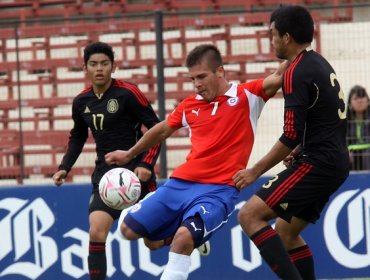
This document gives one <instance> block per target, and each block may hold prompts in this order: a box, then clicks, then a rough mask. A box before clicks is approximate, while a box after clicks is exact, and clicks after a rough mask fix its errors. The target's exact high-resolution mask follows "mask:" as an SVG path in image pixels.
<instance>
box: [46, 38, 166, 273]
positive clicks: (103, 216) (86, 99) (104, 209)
mask: <svg viewBox="0 0 370 280" xmlns="http://www.w3.org/2000/svg"><path fill="white" fill-rule="evenodd" d="M83 69H84V71H85V74H86V75H87V78H89V80H90V81H91V83H92V86H91V87H89V88H87V89H85V90H84V91H82V92H81V93H80V94H79V95H77V96H76V97H75V99H74V100H73V105H72V119H73V122H74V127H73V129H72V130H71V132H70V138H69V142H68V148H67V151H66V153H65V155H64V157H63V160H62V163H61V164H60V166H59V170H58V171H57V172H56V173H55V174H54V175H53V180H54V183H55V184H56V185H57V186H60V185H61V184H63V182H64V179H65V178H66V176H67V174H68V172H69V171H70V170H71V168H72V166H73V165H74V163H75V162H76V160H77V158H78V157H79V155H80V153H81V151H82V148H83V146H84V144H85V142H86V140H87V137H88V130H89V129H90V131H91V133H92V135H93V137H94V140H95V143H96V153H97V159H96V161H95V170H94V173H93V174H92V177H91V181H92V184H93V189H92V195H91V199H90V206H89V212H90V215H89V223H90V230H89V238H90V246H89V257H88V265H89V274H90V278H91V279H94V280H103V279H105V278H106V270H107V264H106V254H105V242H106V239H107V236H108V233H109V230H110V228H111V227H112V224H113V221H114V220H115V219H117V218H118V217H119V216H120V214H121V211H119V210H115V209H111V208H109V207H108V206H107V205H105V204H104V202H103V201H102V200H101V198H100V195H99V186H98V185H99V181H100V178H101V177H102V176H103V175H104V174H105V173H106V172H107V171H108V170H110V169H112V168H115V167H118V166H117V165H108V164H107V163H106V162H105V159H104V156H105V155H106V154H107V153H109V152H111V151H114V150H116V149H129V148H131V147H132V146H133V145H134V144H135V143H136V142H137V141H138V139H139V138H140V137H142V135H143V133H142V131H141V128H142V125H144V126H145V127H147V128H148V129H149V128H151V127H153V126H154V125H155V124H157V123H158V122H159V119H158V117H157V116H156V114H155V113H154V111H153V109H152V107H151V105H150V104H149V102H148V100H147V99H146V97H145V96H144V94H143V93H142V92H141V91H140V90H139V88H138V87H137V86H136V85H134V84H131V83H128V82H123V81H119V80H116V79H113V78H112V73H113V72H114V71H115V69H116V64H115V62H114V53H113V50H112V47H111V46H110V45H108V44H106V43H102V42H95V43H92V44H90V45H88V46H87V47H86V48H85V50H84V67H83ZM159 148H160V147H159V145H155V146H153V148H150V149H148V150H145V151H144V150H143V151H142V153H140V154H138V155H137V157H135V158H133V159H132V160H130V161H129V162H126V163H125V164H124V165H123V164H122V165H119V166H120V167H125V168H128V169H130V170H132V171H134V172H135V173H136V175H137V176H138V177H139V179H140V181H141V185H142V197H143V196H145V195H146V194H147V193H148V192H149V191H154V190H155V189H156V181H155V174H154V165H155V163H156V160H157V158H158V156H159V150H160V149H159Z"/></svg>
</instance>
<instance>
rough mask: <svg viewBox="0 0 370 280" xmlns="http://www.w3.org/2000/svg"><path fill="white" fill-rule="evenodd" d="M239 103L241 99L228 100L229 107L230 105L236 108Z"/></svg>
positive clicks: (232, 98) (231, 98)
mask: <svg viewBox="0 0 370 280" xmlns="http://www.w3.org/2000/svg"><path fill="white" fill-rule="evenodd" d="M238 103H239V97H230V98H229V99H228V100H227V105H229V106H235V105H236V104H238Z"/></svg>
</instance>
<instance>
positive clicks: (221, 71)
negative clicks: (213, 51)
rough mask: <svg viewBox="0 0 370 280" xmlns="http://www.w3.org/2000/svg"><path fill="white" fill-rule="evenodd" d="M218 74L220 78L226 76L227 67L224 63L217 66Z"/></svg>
mask: <svg viewBox="0 0 370 280" xmlns="http://www.w3.org/2000/svg"><path fill="white" fill-rule="evenodd" d="M216 75H217V77H218V78H223V77H225V69H224V67H223V66H222V65H221V66H219V67H218V68H217V70H216Z"/></svg>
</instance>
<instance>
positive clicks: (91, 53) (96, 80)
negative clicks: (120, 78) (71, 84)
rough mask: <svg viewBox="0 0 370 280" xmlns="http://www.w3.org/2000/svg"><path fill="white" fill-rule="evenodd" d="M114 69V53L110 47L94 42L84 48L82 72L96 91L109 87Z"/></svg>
mask: <svg viewBox="0 0 370 280" xmlns="http://www.w3.org/2000/svg"><path fill="white" fill-rule="evenodd" d="M115 69H116V64H115V62H114V52H113V50H112V47H111V46H110V45H108V44H106V43H102V42H95V43H92V44H90V45H88V46H87V47H86V48H85V50H84V71H85V74H86V76H87V77H88V78H89V79H90V80H91V82H92V84H93V86H94V87H95V88H96V89H99V90H101V89H102V90H105V89H106V88H107V86H109V85H110V82H111V79H112V78H111V75H112V73H113V72H114V71H115Z"/></svg>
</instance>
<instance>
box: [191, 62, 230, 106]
mask: <svg viewBox="0 0 370 280" xmlns="http://www.w3.org/2000/svg"><path fill="white" fill-rule="evenodd" d="M222 71H223V69H222V67H219V68H218V69H217V70H216V72H213V71H212V69H210V68H209V66H208V63H207V62H206V61H202V63H200V64H196V65H194V66H193V67H191V68H190V69H189V76H190V79H191V80H192V81H193V84H194V87H195V90H196V92H197V94H199V95H201V96H202V97H203V98H204V100H206V101H212V100H213V99H215V97H216V96H219V95H221V94H223V93H222V92H221V91H220V77H221V75H223V72H222Z"/></svg>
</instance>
